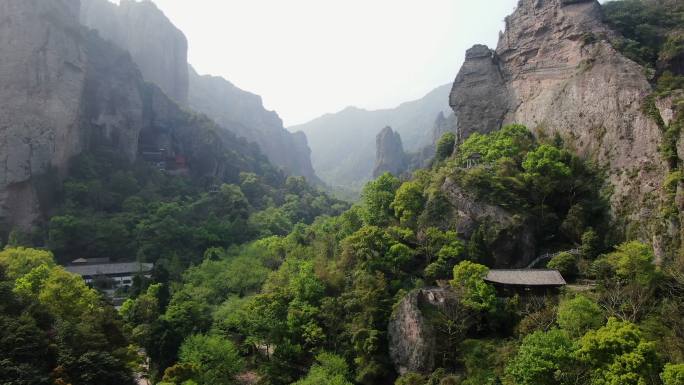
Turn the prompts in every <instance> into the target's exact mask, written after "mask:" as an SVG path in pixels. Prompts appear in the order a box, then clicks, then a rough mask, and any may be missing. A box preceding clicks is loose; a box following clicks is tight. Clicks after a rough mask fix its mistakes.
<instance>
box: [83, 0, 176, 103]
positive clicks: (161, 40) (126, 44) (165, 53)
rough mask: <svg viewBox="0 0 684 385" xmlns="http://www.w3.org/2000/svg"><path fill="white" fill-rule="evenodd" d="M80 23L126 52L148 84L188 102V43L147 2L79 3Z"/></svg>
mask: <svg viewBox="0 0 684 385" xmlns="http://www.w3.org/2000/svg"><path fill="white" fill-rule="evenodd" d="M81 23H82V24H83V25H85V26H87V27H90V28H92V29H95V30H97V31H98V32H99V34H100V36H102V37H103V38H104V39H105V40H109V41H111V42H113V43H114V44H116V45H117V46H119V47H121V48H123V49H125V50H126V51H128V52H129V53H130V54H131V56H132V57H133V61H134V62H135V63H136V64H137V65H138V68H139V69H140V72H142V74H143V77H144V78H145V80H147V81H148V82H151V83H154V84H156V85H157V86H159V87H160V88H161V89H162V90H163V91H164V92H165V93H166V95H168V96H169V97H170V98H172V99H173V100H175V101H177V102H178V103H181V104H186V103H187V100H188V69H187V65H188V41H187V39H186V38H185V35H184V34H183V32H181V31H180V30H179V29H178V28H176V27H175V26H174V25H173V24H172V23H171V21H169V19H168V18H167V17H166V16H164V13H162V12H161V11H160V10H159V9H158V8H157V6H156V5H154V3H153V2H151V1H135V0H121V1H120V2H119V4H118V5H117V4H114V3H112V2H109V1H108V0H81Z"/></svg>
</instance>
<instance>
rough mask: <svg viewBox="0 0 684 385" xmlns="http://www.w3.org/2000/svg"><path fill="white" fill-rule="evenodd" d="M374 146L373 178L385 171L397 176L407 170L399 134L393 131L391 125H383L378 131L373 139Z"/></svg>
mask: <svg viewBox="0 0 684 385" xmlns="http://www.w3.org/2000/svg"><path fill="white" fill-rule="evenodd" d="M375 146H376V154H377V160H376V162H375V169H374V170H373V177H374V178H377V177H379V176H380V175H382V174H384V173H386V172H389V173H391V174H392V175H397V176H398V175H401V174H402V173H404V172H405V171H406V170H407V168H408V164H407V161H406V153H405V152H404V146H403V144H402V143H401V136H400V135H399V133H397V132H394V130H392V127H385V128H383V129H382V131H380V133H379V134H378V136H377V138H376V139H375Z"/></svg>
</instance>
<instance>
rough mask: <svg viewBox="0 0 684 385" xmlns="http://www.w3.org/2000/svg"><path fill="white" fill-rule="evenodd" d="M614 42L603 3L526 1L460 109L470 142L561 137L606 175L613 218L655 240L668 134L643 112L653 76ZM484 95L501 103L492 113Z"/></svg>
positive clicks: (475, 61) (474, 64) (481, 52)
mask: <svg viewBox="0 0 684 385" xmlns="http://www.w3.org/2000/svg"><path fill="white" fill-rule="evenodd" d="M611 34H612V32H611V31H610V30H609V29H608V28H607V27H606V26H605V25H604V23H603V21H602V12H601V6H600V5H599V3H598V2H597V1H594V0H573V1H566V0H521V1H520V2H519V4H518V8H517V9H516V11H515V12H514V13H513V14H512V15H511V16H509V17H508V18H507V19H506V30H505V32H503V33H502V34H501V36H500V39H499V44H498V46H497V49H496V50H495V51H489V53H487V50H486V49H485V48H484V47H482V46H476V47H474V48H473V49H472V50H471V51H469V59H468V60H466V64H465V65H464V69H463V70H462V71H461V73H460V74H459V78H458V79H457V81H456V83H455V84H454V88H453V90H452V95H451V105H452V107H453V109H454V111H455V113H456V115H458V117H459V122H458V130H459V136H460V139H461V140H463V139H465V138H466V137H467V136H468V135H469V134H470V133H472V132H489V131H492V130H496V129H498V128H499V127H500V126H501V125H502V124H507V123H521V124H525V125H526V126H528V127H529V128H530V129H531V130H532V131H533V132H534V133H536V134H537V135H542V136H548V135H554V134H555V133H558V134H560V135H561V137H563V138H564V139H565V142H566V144H567V145H569V146H570V147H572V148H574V149H575V150H576V151H577V152H578V153H579V154H580V155H581V156H583V157H585V158H587V159H591V160H593V161H596V162H597V163H598V164H599V165H601V166H602V167H604V168H605V169H606V170H607V172H608V175H609V179H610V183H611V184H612V186H613V195H612V200H611V203H612V208H613V214H614V215H615V216H616V217H620V218H625V219H626V222H639V223H642V224H643V225H642V226H639V229H640V232H641V234H640V236H642V237H643V238H645V239H648V238H649V237H650V234H653V233H654V232H655V231H656V230H655V228H654V225H653V218H655V217H656V216H657V213H656V210H657V205H658V203H657V199H653V197H654V195H657V192H658V191H659V188H660V185H661V181H662V180H663V179H664V176H665V173H666V171H667V170H666V166H665V164H664V162H663V161H662V160H661V157H660V155H659V152H658V148H659V145H660V143H661V140H662V138H661V132H660V129H659V127H658V125H657V124H656V122H655V121H654V119H652V118H651V117H649V116H646V115H645V114H644V113H643V112H642V106H643V102H644V98H645V97H646V96H647V95H649V94H650V93H651V91H652V89H651V85H650V84H649V82H648V80H647V79H646V76H645V74H644V69H643V68H642V67H640V66H639V65H637V64H636V63H634V62H632V61H631V60H629V59H627V58H625V57H624V56H622V55H621V54H620V53H618V52H617V51H616V50H615V49H614V48H613V47H612V46H611V44H610V43H609V38H610V36H611ZM473 86H475V89H476V92H477V93H476V94H474V92H475V91H474V90H473V89H472V88H473ZM478 95H479V96H490V97H492V98H493V100H494V103H492V106H491V107H485V106H484V104H485V103H483V102H482V101H480V100H477V99H474V98H476V97H477V96H478ZM477 114H480V116H479V117H478V119H479V122H478V119H475V117H476V115H477ZM480 122H484V123H485V124H482V123H480Z"/></svg>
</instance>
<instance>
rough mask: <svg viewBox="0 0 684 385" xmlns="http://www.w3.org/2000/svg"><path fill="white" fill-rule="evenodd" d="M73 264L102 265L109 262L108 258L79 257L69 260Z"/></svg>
mask: <svg viewBox="0 0 684 385" xmlns="http://www.w3.org/2000/svg"><path fill="white" fill-rule="evenodd" d="M71 263H72V264H74V265H86V264H87V265H104V264H107V263H111V260H110V259H109V258H79V259H76V260H73V261H71Z"/></svg>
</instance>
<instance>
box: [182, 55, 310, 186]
mask: <svg viewBox="0 0 684 385" xmlns="http://www.w3.org/2000/svg"><path fill="white" fill-rule="evenodd" d="M189 70H190V94H189V98H188V101H189V105H190V107H191V108H193V109H194V110H196V111H199V112H202V113H204V114H206V115H207V116H209V117H210V118H212V119H213V120H215V121H216V122H217V123H218V124H219V125H220V126H222V127H225V128H227V129H228V130H230V131H232V132H234V133H235V134H237V135H238V136H241V137H243V138H245V139H247V140H249V141H251V142H254V143H256V144H258V145H259V147H260V148H261V150H262V151H263V152H264V153H265V154H266V156H268V158H269V160H270V161H271V162H272V163H273V164H275V165H277V166H279V167H282V168H283V169H284V170H285V171H286V172H287V173H288V174H291V175H297V176H303V177H306V178H307V180H308V181H309V182H311V183H314V184H322V182H321V181H320V180H319V179H318V177H317V176H316V173H315V172H314V169H313V166H312V165H311V150H310V149H309V145H308V143H307V139H306V135H304V133H301V132H299V133H291V132H289V131H287V130H286V129H285V128H284V127H283V121H282V120H281V119H280V117H279V116H278V114H277V113H275V112H274V111H268V110H266V109H265V108H264V105H263V102H262V100H261V97H260V96H259V95H255V94H252V93H250V92H247V91H243V90H241V89H239V88H237V87H236V86H234V85H233V84H232V83H231V82H229V81H227V80H225V79H223V78H221V77H216V76H208V75H204V76H200V75H198V74H197V72H195V70H194V69H193V68H192V67H190V68H189Z"/></svg>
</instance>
